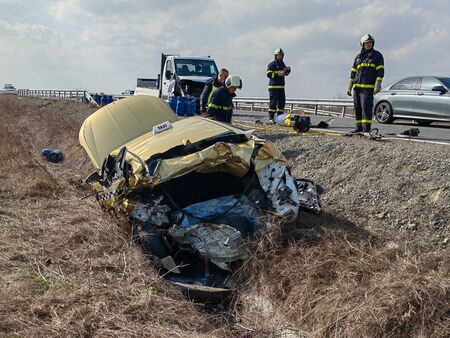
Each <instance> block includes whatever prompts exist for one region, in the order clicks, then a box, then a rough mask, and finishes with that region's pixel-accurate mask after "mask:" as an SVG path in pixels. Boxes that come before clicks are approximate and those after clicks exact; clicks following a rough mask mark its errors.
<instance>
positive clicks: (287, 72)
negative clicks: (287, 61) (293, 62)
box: [284, 66, 291, 75]
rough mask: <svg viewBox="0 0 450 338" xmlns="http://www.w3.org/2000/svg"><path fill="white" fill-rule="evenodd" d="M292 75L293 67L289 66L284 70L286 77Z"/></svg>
mask: <svg viewBox="0 0 450 338" xmlns="http://www.w3.org/2000/svg"><path fill="white" fill-rule="evenodd" d="M290 73H291V67H289V66H287V67H286V68H284V75H289V74H290Z"/></svg>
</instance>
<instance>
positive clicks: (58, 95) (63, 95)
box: [17, 89, 87, 102]
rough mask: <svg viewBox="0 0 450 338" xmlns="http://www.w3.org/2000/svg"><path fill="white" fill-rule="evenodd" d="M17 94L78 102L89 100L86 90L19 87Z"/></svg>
mask: <svg viewBox="0 0 450 338" xmlns="http://www.w3.org/2000/svg"><path fill="white" fill-rule="evenodd" d="M17 95H18V96H24V97H37V98H41V99H54V100H69V101H76V102H84V101H83V100H87V98H86V91H85V90H49V89H17Z"/></svg>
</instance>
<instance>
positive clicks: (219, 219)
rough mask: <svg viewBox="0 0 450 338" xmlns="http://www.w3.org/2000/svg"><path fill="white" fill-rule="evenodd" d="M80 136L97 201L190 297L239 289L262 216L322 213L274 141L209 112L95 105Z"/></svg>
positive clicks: (149, 104)
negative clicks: (239, 272)
mask: <svg viewBox="0 0 450 338" xmlns="http://www.w3.org/2000/svg"><path fill="white" fill-rule="evenodd" d="M79 138H80V143H81V145H82V146H83V148H84V149H85V150H86V152H87V154H88V156H89V158H90V160H91V162H92V164H93V165H94V167H95V168H96V169H97V171H96V172H94V173H93V174H91V175H90V176H89V177H88V178H87V179H86V182H87V183H88V184H89V185H90V186H91V187H92V188H93V189H94V191H95V195H96V197H97V199H98V201H99V203H100V204H101V206H102V207H103V208H104V209H105V210H108V211H112V212H114V213H115V214H116V215H121V216H124V217H126V223H127V224H128V226H129V229H130V232H131V234H132V235H133V236H134V237H135V238H136V239H137V240H138V241H139V242H140V243H141V244H142V246H143V248H144V250H145V251H146V252H147V253H148V254H149V255H150V257H151V258H152V260H153V262H154V263H155V265H156V267H157V268H158V269H159V271H160V273H161V274H163V275H164V277H165V278H167V279H168V280H169V281H170V282H172V283H173V284H174V285H176V286H178V287H180V288H181V289H183V290H185V291H186V290H187V291H189V293H190V294H191V295H192V294H201V293H207V294H217V295H220V297H223V296H226V295H227V294H229V293H230V292H232V291H233V290H234V289H235V288H236V287H237V283H236V281H235V280H234V278H233V272H234V270H235V269H236V267H237V266H239V264H240V262H242V261H243V260H244V259H245V258H246V256H247V254H248V252H247V246H246V244H245V243H246V239H247V238H249V237H251V236H252V235H253V234H254V233H256V232H257V231H259V230H260V228H262V225H261V224H260V217H261V215H262V214H263V213H265V212H270V213H273V214H276V215H279V216H281V217H292V218H295V217H296V215H297V213H298V211H299V208H305V209H307V210H310V211H313V212H316V213H318V212H319V211H320V205H319V200H318V195H317V190H316V186H315V184H314V182H312V181H309V180H298V179H295V178H293V177H292V176H291V174H290V171H289V168H288V167H287V162H286V159H285V158H284V156H283V155H282V153H281V152H280V151H279V150H277V149H276V148H275V146H274V145H273V144H272V143H271V142H269V141H266V140H264V139H261V138H258V137H257V136H255V135H253V130H243V129H240V128H237V127H235V126H233V125H230V124H226V123H221V122H217V121H214V120H210V119H207V118H203V117H199V116H194V117H189V118H184V119H179V118H178V117H177V116H176V115H175V113H174V112H173V111H172V110H171V109H170V107H169V106H168V105H167V104H166V102H164V101H163V100H161V99H159V98H157V97H150V96H131V97H129V98H125V99H122V100H119V101H115V102H113V103H111V104H109V105H107V106H105V107H103V108H101V109H99V110H98V111H96V112H95V113H93V114H92V115H91V116H89V117H88V118H87V119H86V120H85V121H84V123H83V125H82V127H81V130H80V134H79Z"/></svg>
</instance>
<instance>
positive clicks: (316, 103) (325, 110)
mask: <svg viewBox="0 0 450 338" xmlns="http://www.w3.org/2000/svg"><path fill="white" fill-rule="evenodd" d="M233 103H234V105H235V108H236V110H250V111H266V110H267V109H269V98H265V97H235V98H234V99H233ZM319 108H321V109H319ZM286 109H290V110H296V109H301V110H303V111H305V112H308V113H313V114H314V115H335V116H342V117H344V116H346V115H354V112H353V100H349V99H286Z"/></svg>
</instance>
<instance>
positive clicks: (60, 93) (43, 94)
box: [17, 89, 353, 117]
mask: <svg viewBox="0 0 450 338" xmlns="http://www.w3.org/2000/svg"><path fill="white" fill-rule="evenodd" d="M17 95H18V96H24V97H37V98H43V99H54V100H70V101H75V102H84V103H88V102H92V103H94V104H96V105H98V104H97V103H96V102H95V101H94V100H93V98H92V97H91V96H90V95H89V93H88V92H87V91H85V90H48V89H39V90H34V89H17ZM123 97H126V96H125V95H113V99H114V100H118V99H121V98H123ZM233 103H234V105H235V108H236V109H241V110H250V111H267V109H268V108H269V99H268V98H266V97H237V98H234V99H233ZM319 108H321V109H319ZM333 108H334V110H333ZM286 109H290V110H296V109H302V110H304V111H306V112H308V113H313V114H314V115H336V116H342V117H344V116H345V115H346V114H350V115H353V101H352V100H349V99H305V98H293V99H289V98H288V99H286ZM336 109H337V110H336Z"/></svg>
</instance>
